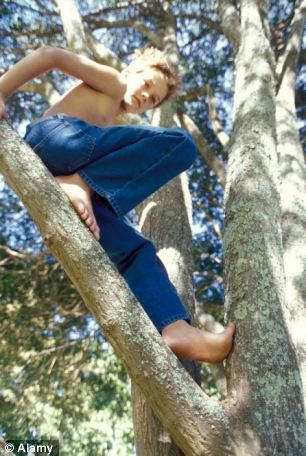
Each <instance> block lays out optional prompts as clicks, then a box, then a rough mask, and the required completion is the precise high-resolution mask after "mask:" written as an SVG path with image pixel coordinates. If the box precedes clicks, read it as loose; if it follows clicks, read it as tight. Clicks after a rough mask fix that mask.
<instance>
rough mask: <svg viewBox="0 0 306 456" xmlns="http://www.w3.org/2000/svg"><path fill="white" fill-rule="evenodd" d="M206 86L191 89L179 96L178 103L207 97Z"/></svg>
mask: <svg viewBox="0 0 306 456" xmlns="http://www.w3.org/2000/svg"><path fill="white" fill-rule="evenodd" d="M207 87H208V86H207V84H205V85H203V86H202V87H197V88H196V89H192V90H190V91H189V92H187V93H185V94H183V95H180V96H179V101H181V102H184V101H191V100H196V99H197V98H199V97H201V96H203V95H207Z"/></svg>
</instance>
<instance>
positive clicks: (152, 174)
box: [24, 114, 196, 216]
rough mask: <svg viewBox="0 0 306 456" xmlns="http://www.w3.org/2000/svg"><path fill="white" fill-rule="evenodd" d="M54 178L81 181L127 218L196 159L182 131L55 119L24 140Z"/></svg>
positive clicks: (42, 125)
mask: <svg viewBox="0 0 306 456" xmlns="http://www.w3.org/2000/svg"><path fill="white" fill-rule="evenodd" d="M24 139H25V140H26V141H27V142H28V143H29V144H30V145H31V146H32V148H33V149H34V151H35V152H36V153H37V154H38V155H39V156H40V157H41V159H42V160H43V161H44V163H45V164H46V166H47V167H48V168H49V170H50V171H51V173H52V174H54V175H55V176H59V175H71V174H73V173H78V174H79V175H80V176H81V178H82V179H83V180H84V181H85V182H86V183H87V184H89V185H90V187H91V188H92V189H93V190H94V191H95V192H97V193H98V194H99V195H100V196H102V197H105V198H106V199H107V200H108V201H109V203H110V204H111V206H112V207H113V209H114V211H115V212H116V214H117V215H118V216H122V215H125V214H126V213H128V212H129V211H130V210H131V209H133V208H134V207H135V206H137V205H138V204H139V203H140V202H141V201H143V200H144V199H145V198H147V197H148V196H149V195H151V194H152V193H154V192H155V191H156V190H158V189H159V188H160V187H161V186H162V185H164V184H165V183H166V182H168V181H169V180H171V179H173V178H174V177H176V176H177V175H178V174H180V173H181V172H183V171H185V170H186V169H187V168H189V166H190V165H191V164H192V163H193V161H194V160H195V157H196V147H195V144H194V141H193V139H192V137H191V136H190V135H189V134H188V133H187V132H185V131H184V130H182V129H179V128H168V129H166V128H159V127H150V126H138V125H137V126H136V125H129V126H119V127H109V128H99V127H96V126H94V125H90V124H88V123H86V122H84V121H81V120H79V119H76V118H73V117H67V116H61V115H58V114H57V115H55V116H52V117H51V118H49V119H45V120H44V121H42V122H39V123H37V124H36V125H34V127H32V128H30V129H29V130H28V131H27V133H26V136H25V138H24Z"/></svg>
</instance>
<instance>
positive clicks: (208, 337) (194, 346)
mask: <svg viewBox="0 0 306 456" xmlns="http://www.w3.org/2000/svg"><path fill="white" fill-rule="evenodd" d="M235 329H236V328H235V325H234V323H230V324H229V325H228V326H227V328H226V329H225V330H224V331H223V332H222V333H220V334H213V333H210V332H207V331H202V330H200V329H198V328H195V327H193V326H191V325H190V324H189V323H187V321H185V320H178V321H175V322H174V323H171V324H170V325H167V326H165V328H163V330H162V337H163V339H164V340H165V342H166V344H167V345H168V346H169V347H170V348H171V350H172V351H173V352H174V353H175V354H176V355H177V357H178V358H180V359H193V360H195V361H205V362H207V363H212V364H215V363H220V362H221V361H223V360H224V359H225V358H226V357H227V356H228V355H229V353H230V351H231V349H232V346H233V335H234V333H235Z"/></svg>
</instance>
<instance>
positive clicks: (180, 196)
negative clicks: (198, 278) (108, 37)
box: [132, 2, 200, 456]
mask: <svg viewBox="0 0 306 456" xmlns="http://www.w3.org/2000/svg"><path fill="white" fill-rule="evenodd" d="M169 7H170V5H168V2H165V3H164V4H163V8H164V9H167V11H166V13H167V14H166V15H165V23H162V24H160V25H159V35H160V36H161V37H163V41H164V43H165V44H164V51H165V52H167V53H168V54H169V55H171V60H172V64H173V65H174V66H178V59H179V53H178V48H177V43H176V30H175V18H174V17H173V16H172V15H170V8H169ZM173 114H174V113H173V108H172V104H171V103H166V104H165V105H163V107H162V108H161V109H158V110H156V111H155V114H154V116H153V124H154V125H160V126H163V127H166V128H171V127H173V126H174V122H173ZM136 211H137V213H138V215H139V220H140V225H141V231H142V233H143V234H144V235H145V236H148V237H149V238H150V239H151V240H152V241H153V243H154V244H155V246H156V249H157V251H158V255H159V257H160V259H161V260H162V261H163V263H164V265H165V267H166V269H167V272H168V274H169V278H170V280H171V282H172V283H173V284H174V286H175V287H176V289H177V291H178V293H179V295H180V297H181V299H182V301H183V302H184V304H185V306H186V307H187V308H188V310H189V311H190V313H191V315H194V292H193V283H192V274H193V270H194V267H193V257H192V249H191V246H192V235H191V225H192V203H191V198H190V193H189V189H188V180H187V175H186V173H183V174H181V175H180V176H179V177H177V178H176V179H173V180H172V181H171V182H169V183H168V184H167V185H165V186H164V187H163V188H162V189H161V190H159V191H158V192H155V193H154V195H152V196H151V197H149V198H147V199H146V201H145V202H144V203H142V204H140V205H139V206H138V207H137V208H136ZM182 364H183V366H184V367H185V368H186V370H187V371H188V372H189V374H190V375H191V376H192V377H193V378H194V379H195V380H196V381H197V383H198V384H199V385H200V373H199V367H198V366H197V363H194V362H191V361H189V362H183V363H182ZM132 400H133V424H134V435H135V444H136V450H137V455H139V456H142V455H146V456H182V455H183V453H182V452H181V450H180V449H179V448H178V447H177V445H176V444H175V442H174V441H173V438H172V436H171V434H170V433H169V432H168V431H167V430H166V429H165V428H164V426H163V425H162V423H161V422H160V420H159V419H158V418H157V417H156V415H155V414H154V413H153V411H152V409H151V407H150V405H149V404H148V402H147V401H146V398H145V396H144V395H143V394H142V392H141V390H140V389H139V388H138V387H137V385H135V384H132Z"/></svg>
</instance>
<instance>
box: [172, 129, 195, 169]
mask: <svg viewBox="0 0 306 456" xmlns="http://www.w3.org/2000/svg"><path fill="white" fill-rule="evenodd" d="M173 130H175V132H176V134H177V136H178V138H179V139H180V146H181V147H180V160H181V161H182V163H183V164H184V169H187V168H189V166H191V165H192V164H193V162H194V161H195V159H196V156H197V147H196V144H195V141H194V139H193V137H192V136H191V134H190V133H188V132H187V131H186V130H183V129H182V128H174V129H173Z"/></svg>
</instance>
